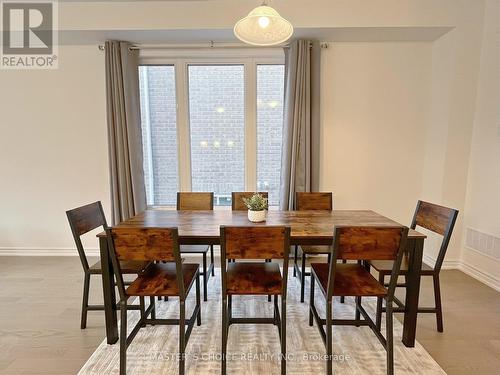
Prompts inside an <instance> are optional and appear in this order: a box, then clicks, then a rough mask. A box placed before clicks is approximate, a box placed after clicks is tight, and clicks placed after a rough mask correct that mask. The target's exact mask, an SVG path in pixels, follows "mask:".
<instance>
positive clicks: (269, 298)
mask: <svg viewBox="0 0 500 375" xmlns="http://www.w3.org/2000/svg"><path fill="white" fill-rule="evenodd" d="M266 263H271V259H266ZM267 302H271V295H270V294H268V295H267ZM230 312H231V311H230Z"/></svg>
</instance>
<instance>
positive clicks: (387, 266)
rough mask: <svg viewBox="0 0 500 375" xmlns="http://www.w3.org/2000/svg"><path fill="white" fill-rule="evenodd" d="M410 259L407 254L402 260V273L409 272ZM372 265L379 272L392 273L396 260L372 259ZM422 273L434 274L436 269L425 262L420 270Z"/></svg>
mask: <svg viewBox="0 0 500 375" xmlns="http://www.w3.org/2000/svg"><path fill="white" fill-rule="evenodd" d="M408 264H409V259H408V257H407V256H404V257H403V260H402V262H401V269H400V271H399V273H400V274H405V273H407V272H408ZM370 265H371V266H372V267H373V268H375V269H376V270H377V271H378V272H380V273H381V274H384V275H390V274H391V273H392V266H393V265H394V262H393V261H392V260H372V261H370ZM420 273H421V274H422V275H433V274H434V269H433V268H432V267H430V266H428V265H427V264H425V263H422V270H421V271H420Z"/></svg>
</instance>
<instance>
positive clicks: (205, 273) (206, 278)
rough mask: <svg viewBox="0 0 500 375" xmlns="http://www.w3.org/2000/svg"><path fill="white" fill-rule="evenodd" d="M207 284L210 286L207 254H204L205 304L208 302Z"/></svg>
mask: <svg viewBox="0 0 500 375" xmlns="http://www.w3.org/2000/svg"><path fill="white" fill-rule="evenodd" d="M207 284H208V275H207V253H203V301H205V302H206V301H208V297H207Z"/></svg>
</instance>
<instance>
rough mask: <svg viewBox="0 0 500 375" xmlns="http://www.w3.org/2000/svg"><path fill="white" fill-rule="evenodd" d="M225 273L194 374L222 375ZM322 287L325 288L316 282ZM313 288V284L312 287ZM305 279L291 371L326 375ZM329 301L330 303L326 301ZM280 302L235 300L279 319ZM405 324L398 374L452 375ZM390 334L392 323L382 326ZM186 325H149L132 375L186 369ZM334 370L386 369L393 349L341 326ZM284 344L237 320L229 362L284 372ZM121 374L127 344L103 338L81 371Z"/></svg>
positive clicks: (291, 312) (216, 285)
mask: <svg viewBox="0 0 500 375" xmlns="http://www.w3.org/2000/svg"><path fill="white" fill-rule="evenodd" d="M219 275H220V272H219V273H218V275H217V276H216V277H214V278H211V279H210V282H209V288H208V289H209V297H208V301H207V302H202V325H201V326H200V327H198V326H196V325H195V327H194V328H193V331H192V334H191V337H190V339H189V343H188V346H187V348H186V374H220V354H219V353H220V347H221V335H222V333H221V309H222V305H221V295H220V278H219V277H218V276H219ZM316 289H318V288H316ZM306 290H307V291H309V289H306ZM299 292H300V285H299V281H298V279H296V278H294V277H292V276H291V274H290V277H289V283H288V301H287V319H288V321H287V350H288V356H287V358H288V362H287V373H288V374H301V375H304V374H324V373H325V371H326V365H325V362H324V358H323V356H324V353H325V348H324V345H323V342H322V340H321V337H320V335H319V332H318V329H317V327H316V326H314V327H309V325H308V311H309V308H308V303H307V302H306V303H300V300H299V294H300V293H299ZM316 300H317V301H318V302H317V305H318V310H319V311H320V314H321V316H324V302H323V301H324V298H323V296H322V295H320V294H319V292H318V296H317V299H316ZM322 302H323V303H322ZM375 302H376V301H375V300H374V299H370V298H366V299H363V306H364V307H365V309H366V310H367V311H368V313H369V314H371V316H373V314H374V311H375ZM193 306H194V288H193V290H192V291H191V293H190V296H189V300H188V302H187V311H186V315H187V316H190V313H191V311H192V308H193ZM156 309H157V317H158V318H174V317H177V316H178V303H177V301H176V300H174V299H171V300H170V301H157V302H156ZM272 314H273V310H272V303H269V302H267V297H260V296H259V297H248V296H245V297H235V298H233V316H234V317H238V316H241V317H252V316H253V317H263V316H267V317H272ZM333 314H334V316H335V317H336V318H339V319H342V318H353V317H354V300H353V299H352V298H346V301H345V303H344V304H341V303H340V301H338V300H335V301H334V307H333ZM129 316H130V318H129V332H130V329H131V328H132V327H133V325H134V324H135V322H136V321H137V319H138V312H130V313H129ZM402 328H403V327H402V324H401V323H400V322H399V321H398V320H396V319H394V359H395V364H394V366H395V373H396V374H426V375H431V374H445V372H444V371H443V369H441V367H440V366H439V365H438V364H437V363H436V361H434V359H432V357H431V356H430V355H429V353H427V352H426V351H425V349H424V348H423V347H422V345H420V344H419V343H418V342H416V343H415V347H414V348H407V347H405V346H404V345H403V343H402V342H401V332H402ZM382 332H385V328H384V327H382ZM177 352H178V328H177V327H176V326H147V327H146V328H142V329H141V330H140V331H139V333H138V335H137V336H136V338H135V339H134V341H133V342H132V344H131V345H130V346H129V348H128V350H127V373H128V374H130V375H133V374H178V366H177V356H176V353H177ZM333 352H334V355H335V356H334V364H333V366H334V368H333V369H334V373H336V374H367V375H374V374H385V373H386V354H385V350H384V349H383V347H382V345H381V344H380V342H379V341H378V339H377V338H376V337H375V335H374V334H373V332H372V331H371V330H370V329H369V328H368V327H359V328H358V327H351V326H346V327H342V326H334V327H333ZM279 353H280V344H279V337H278V330H277V328H276V327H275V326H272V325H232V326H231V327H230V330H229V341H228V355H229V359H228V362H227V371H228V374H280V360H279ZM118 372H119V345H118V343H117V344H115V345H108V344H106V341H103V342H102V343H101V344H100V346H99V347H98V348H97V350H96V351H95V352H94V354H93V355H92V356H91V357H90V358H89V360H88V361H87V363H85V365H84V366H83V367H82V369H81V370H80V372H79V374H80V375H90V374H117V373H118Z"/></svg>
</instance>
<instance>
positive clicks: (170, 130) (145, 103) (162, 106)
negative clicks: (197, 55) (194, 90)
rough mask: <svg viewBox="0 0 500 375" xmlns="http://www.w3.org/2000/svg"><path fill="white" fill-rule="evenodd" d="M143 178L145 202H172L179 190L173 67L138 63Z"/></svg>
mask: <svg viewBox="0 0 500 375" xmlns="http://www.w3.org/2000/svg"><path fill="white" fill-rule="evenodd" d="M139 78H140V95H141V125H142V141H143V142H142V144H143V152H144V178H145V184H146V196H147V202H148V205H175V203H176V196H177V190H178V177H177V176H178V163H177V115H176V98H175V68H174V67H173V66H140V67H139Z"/></svg>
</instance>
